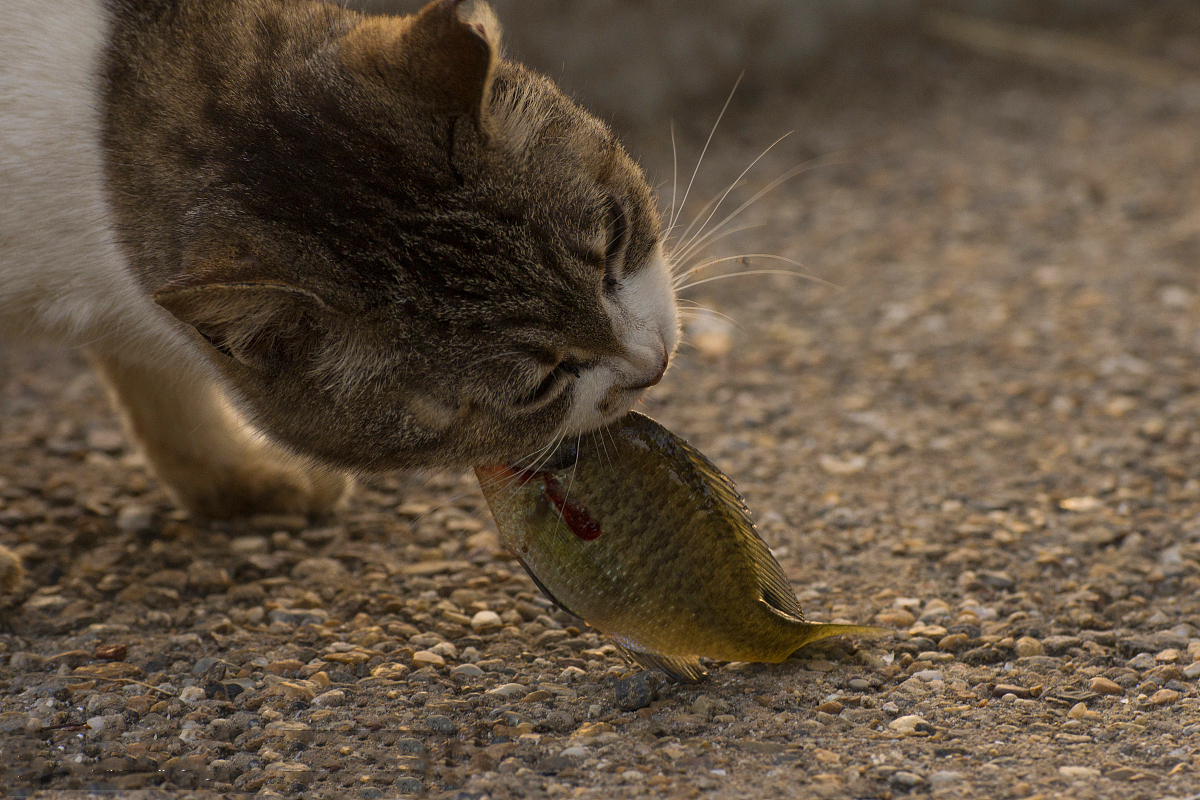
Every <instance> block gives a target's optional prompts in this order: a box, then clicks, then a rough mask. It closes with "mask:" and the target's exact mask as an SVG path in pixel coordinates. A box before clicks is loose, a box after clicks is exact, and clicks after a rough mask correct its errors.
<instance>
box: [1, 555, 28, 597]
mask: <svg viewBox="0 0 1200 800" xmlns="http://www.w3.org/2000/svg"><path fill="white" fill-rule="evenodd" d="M24 577H25V569H24V567H22V566H21V557H20V556H18V555H17V554H16V553H14V552H13V551H12V550H9V549H8V548H7V547H5V546H4V545H0V595H6V594H12V593H13V592H15V591H16V590H17V588H18V587H19V586H20V585H21V580H22V579H23V578H24Z"/></svg>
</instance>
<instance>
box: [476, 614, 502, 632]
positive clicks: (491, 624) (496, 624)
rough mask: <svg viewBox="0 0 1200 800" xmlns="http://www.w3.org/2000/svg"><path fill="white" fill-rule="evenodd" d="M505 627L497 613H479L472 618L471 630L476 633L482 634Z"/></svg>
mask: <svg viewBox="0 0 1200 800" xmlns="http://www.w3.org/2000/svg"><path fill="white" fill-rule="evenodd" d="M503 625H504V622H503V620H501V619H500V615H499V614H497V613H496V612H495V611H479V612H477V613H476V614H475V616H473V617H471V630H473V631H475V632H476V633H481V632H483V631H486V630H491V629H492V628H500V627H502V626H503Z"/></svg>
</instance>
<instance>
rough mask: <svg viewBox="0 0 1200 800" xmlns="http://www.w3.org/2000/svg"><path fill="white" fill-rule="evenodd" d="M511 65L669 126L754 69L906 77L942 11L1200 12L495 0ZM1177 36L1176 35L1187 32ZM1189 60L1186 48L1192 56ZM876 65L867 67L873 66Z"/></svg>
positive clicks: (993, 15) (903, 1)
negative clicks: (885, 70)
mask: <svg viewBox="0 0 1200 800" xmlns="http://www.w3.org/2000/svg"><path fill="white" fill-rule="evenodd" d="M343 1H344V2H345V4H346V5H348V6H350V7H352V8H359V9H362V10H366V11H375V12H387V13H410V12H412V11H415V10H416V9H418V8H420V7H421V5H423V3H422V2H421V0H343ZM491 5H492V6H493V8H494V9H495V10H496V12H497V14H498V16H499V18H500V20H501V22H502V24H503V26H504V31H505V45H506V49H507V55H508V56H509V57H510V58H514V59H516V60H519V61H522V62H524V63H526V64H528V65H529V66H532V67H535V68H536V69H538V70H541V71H543V72H545V73H546V74H548V75H550V76H551V77H552V78H554V79H555V80H557V81H558V82H559V83H560V85H562V87H563V88H564V89H566V91H567V92H568V93H569V94H571V95H572V96H574V97H575V98H576V99H578V100H580V101H581V102H583V103H584V104H585V105H587V106H588V107H589V108H591V109H593V110H594V111H596V112H597V113H599V114H601V115H602V116H604V117H605V118H607V119H609V120H612V121H617V122H619V123H641V124H653V123H661V122H663V121H664V120H666V119H668V118H669V117H670V116H672V115H677V114H679V113H680V112H681V111H684V110H687V109H692V108H694V105H695V103H697V102H704V101H706V100H713V99H723V97H724V95H725V93H726V92H728V90H729V87H731V86H732V85H733V82H734V81H735V80H736V78H737V77H738V75H739V74H740V73H742V72H743V71H744V72H745V80H744V81H743V84H742V87H741V96H742V98H743V100H746V101H753V100H755V99H761V98H763V96H764V95H769V93H771V92H777V91H779V90H781V89H802V88H803V87H804V86H805V85H807V84H808V82H809V81H812V80H821V75H822V72H823V70H824V69H826V68H827V67H828V66H829V65H830V63H831V62H833V63H837V62H842V63H840V65H839V68H840V69H849V70H854V69H856V68H857V69H866V68H868V67H869V65H870V64H871V63H875V64H878V65H886V66H888V67H890V68H893V69H897V70H903V69H905V67H906V66H911V64H910V63H908V62H907V61H906V58H907V59H911V54H909V55H908V56H905V51H907V50H911V49H912V48H914V47H918V46H920V40H921V38H922V35H923V34H927V33H929V32H930V31H931V30H933V29H934V28H936V27H937V23H935V22H934V21H933V19H934V16H935V15H936V14H937V13H938V12H953V13H958V14H963V15H968V16H971V17H977V18H980V19H982V20H987V21H994V22H1008V23H1025V24H1033V23H1037V24H1049V25H1054V26H1059V27H1068V28H1069V27H1080V26H1082V27H1094V26H1097V25H1103V24H1106V23H1108V24H1120V22H1121V21H1122V20H1125V21H1128V20H1130V19H1133V18H1134V17H1137V16H1138V14H1139V13H1144V14H1150V15H1152V16H1164V17H1170V18H1173V21H1174V23H1176V24H1177V23H1179V22H1180V21H1182V19H1184V18H1189V17H1190V19H1191V21H1192V22H1193V23H1194V22H1195V19H1196V17H1197V15H1198V9H1197V8H1196V4H1195V3H1191V2H1188V1H1187V0H1177V2H1174V3H1157V4H1155V3H1145V2H1137V1H1136V0H1015V1H1010V0H945V1H941V2H939V1H938V0H741V1H740V2H736V3H733V2H718V0H663V1H661V2H651V1H650V0H493V2H492V3H491ZM1176 31H1177V29H1176ZM1152 33H1153V31H1152V30H1150V29H1148V28H1146V27H1145V26H1143V27H1142V28H1141V29H1137V30H1129V31H1126V33H1125V36H1124V38H1125V39H1126V40H1127V41H1126V43H1127V44H1130V45H1132V46H1134V47H1136V48H1139V49H1145V48H1150V49H1152V50H1158V49H1160V48H1164V47H1166V48H1169V47H1172V46H1175V47H1176V48H1177V49H1179V50H1180V52H1179V53H1177V55H1181V56H1185V57H1190V58H1192V59H1193V60H1195V59H1197V58H1200V52H1197V50H1198V47H1197V43H1196V42H1195V41H1194V40H1193V41H1191V42H1189V43H1184V44H1182V45H1180V44H1179V43H1174V45H1173V44H1172V42H1171V41H1169V40H1168V39H1158V40H1157V41H1151V39H1152V38H1153V37H1152V36H1151V34H1152ZM1183 51H1187V52H1186V53H1185V52H1183ZM864 62H866V63H864Z"/></svg>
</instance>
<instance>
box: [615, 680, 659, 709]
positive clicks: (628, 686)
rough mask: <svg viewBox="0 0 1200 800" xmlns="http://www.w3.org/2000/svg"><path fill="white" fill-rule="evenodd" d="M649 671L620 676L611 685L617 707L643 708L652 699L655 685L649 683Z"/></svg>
mask: <svg viewBox="0 0 1200 800" xmlns="http://www.w3.org/2000/svg"><path fill="white" fill-rule="evenodd" d="M650 674H651V673H649V672H639V673H638V674H636V675H634V676H632V677H629V678H622V679H621V680H619V681H617V683H616V685H615V686H614V687H613V688H614V690H615V694H616V703H617V708H619V709H621V710H622V711H637V710H638V709H639V708H645V707H646V706H648V705H650V703H651V702H652V701H653V700H654V696H655V687H654V686H652V685H651V682H650V677H649V676H650Z"/></svg>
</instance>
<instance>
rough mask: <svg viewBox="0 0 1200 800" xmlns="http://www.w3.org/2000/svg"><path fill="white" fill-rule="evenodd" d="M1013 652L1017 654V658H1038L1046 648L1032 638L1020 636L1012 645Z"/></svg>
mask: <svg viewBox="0 0 1200 800" xmlns="http://www.w3.org/2000/svg"><path fill="white" fill-rule="evenodd" d="M1013 652H1015V653H1016V654H1017V657H1018V658H1025V657H1027V656H1040V655H1042V654H1044V653H1045V652H1046V648H1045V647H1043V646H1042V643H1041V642H1039V641H1038V640H1037V639H1034V638H1033V637H1032V636H1022V637H1021V638H1020V639H1017V642H1016V644H1015V645H1013Z"/></svg>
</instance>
